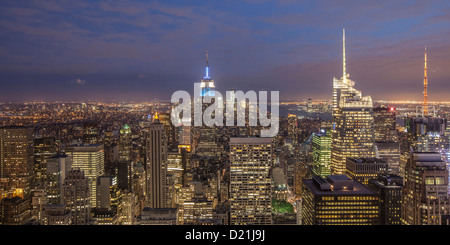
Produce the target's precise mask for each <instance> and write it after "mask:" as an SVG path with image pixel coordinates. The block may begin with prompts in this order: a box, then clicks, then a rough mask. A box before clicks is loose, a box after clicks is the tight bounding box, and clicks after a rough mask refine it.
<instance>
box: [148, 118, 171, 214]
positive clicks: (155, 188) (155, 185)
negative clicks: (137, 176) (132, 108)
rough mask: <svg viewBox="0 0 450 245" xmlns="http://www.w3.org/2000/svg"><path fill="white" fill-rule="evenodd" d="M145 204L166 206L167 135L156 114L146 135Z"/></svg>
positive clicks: (155, 206)
mask: <svg viewBox="0 0 450 245" xmlns="http://www.w3.org/2000/svg"><path fill="white" fill-rule="evenodd" d="M146 165H147V168H146V171H147V174H146V175H147V202H148V204H147V206H148V207H150V208H166V207H167V203H168V200H167V198H168V197H167V179H166V173H167V137H166V132H165V131H164V126H163V124H162V123H160V121H159V118H158V114H157V113H156V116H155V118H154V120H153V123H152V124H151V125H150V126H149V129H148V135H147V137H146Z"/></svg>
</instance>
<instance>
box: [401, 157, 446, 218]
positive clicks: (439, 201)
mask: <svg viewBox="0 0 450 245" xmlns="http://www.w3.org/2000/svg"><path fill="white" fill-rule="evenodd" d="M447 189H448V170H447V169H446V164H445V162H444V161H442V160H441V155H440V154H439V153H437V152H412V153H411V155H410V158H409V160H408V162H407V164H406V169H405V178H404V188H403V195H402V196H403V197H402V199H403V200H402V210H401V215H402V217H401V219H402V223H403V224H406V225H441V223H442V222H441V217H442V215H445V214H450V204H449V197H448V193H447Z"/></svg>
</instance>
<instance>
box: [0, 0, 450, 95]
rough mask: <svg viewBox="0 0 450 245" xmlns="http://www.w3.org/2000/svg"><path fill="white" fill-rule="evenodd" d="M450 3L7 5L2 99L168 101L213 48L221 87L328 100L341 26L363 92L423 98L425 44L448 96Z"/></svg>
mask: <svg viewBox="0 0 450 245" xmlns="http://www.w3.org/2000/svg"><path fill="white" fill-rule="evenodd" d="M449 10H450V8H449V6H448V4H446V3H445V2H444V1H440V2H433V3H432V4H429V3H423V2H410V1H402V2H396V3H389V2H387V1H386V2H382V3H371V2H357V3H355V2H353V3H352V4H351V5H350V4H345V3H342V2H318V3H308V2H306V3H305V2H301V3H297V2H295V1H277V2H273V1H244V2H239V3H238V4H236V3H231V2H222V3H211V2H206V1H196V2H195V3H185V2H180V1H174V2H171V3H165V2H158V1H152V2H141V1H121V2H120V3H112V2H108V1H100V2H96V3H88V2H85V1H77V3H71V5H69V4H68V3H64V2H47V1H46V2H39V3H38V2H33V1H30V2H20V3H16V2H7V3H5V4H4V5H3V6H2V7H0V11H1V12H2V13H4V14H2V17H0V26H2V27H3V28H2V29H3V30H2V32H1V33H0V35H1V36H2V42H1V43H0V57H2V60H3V61H2V63H1V64H0V84H1V85H2V90H1V91H0V101H1V102H5V101H17V102H19V101H58V100H64V101H67V100H75V101H83V100H99V101H112V100H117V101H130V100H133V101H149V100H152V99H155V98H156V99H161V100H168V99H170V95H171V94H172V93H173V92H174V91H176V90H187V91H190V90H192V83H193V82H198V81H199V80H201V78H202V75H203V69H204V54H205V52H206V51H209V64H210V67H211V71H210V75H211V77H212V78H213V79H214V80H215V81H216V87H217V90H219V91H225V90H230V89H236V90H244V91H246V90H279V91H280V94H281V95H282V96H281V97H282V98H284V99H285V100H305V99H307V98H313V99H325V98H327V99H328V98H330V95H331V93H332V89H331V85H332V77H333V76H336V77H339V76H340V75H341V72H340V71H339V67H341V65H342V64H341V63H342V61H341V57H340V54H341V52H340V48H341V47H340V45H339V43H338V40H339V39H340V35H341V33H340V32H341V30H342V28H346V31H347V37H348V39H347V70H348V71H350V74H351V77H352V79H354V80H355V81H358V84H357V86H356V87H357V89H361V90H363V91H365V94H369V95H371V96H372V98H373V99H374V100H380V99H397V100H398V99H404V100H407V99H408V100H416V101H421V100H422V98H423V94H422V90H423V48H424V46H427V53H428V78H429V87H428V92H429V96H428V98H429V101H430V102H432V101H443V100H445V99H446V97H445V91H448V90H447V89H448V88H449V85H448V83H446V82H447V80H448V79H449V78H450V73H449V72H448V71H446V69H444V67H446V66H447V65H449V63H450V60H449V59H448V57H449V55H450V49H449V48H448V47H446V46H447V45H446V43H448V39H449V35H448V33H446V30H447V29H448V28H447V27H448V26H449V25H450V19H449V18H448V12H449ZM347 16H351V18H346V17H347Z"/></svg>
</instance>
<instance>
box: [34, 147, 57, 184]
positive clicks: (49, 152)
mask: <svg viewBox="0 0 450 245" xmlns="http://www.w3.org/2000/svg"><path fill="white" fill-rule="evenodd" d="M33 147H34V176H35V181H34V186H41V187H42V186H43V184H44V181H45V177H46V173H45V172H46V170H45V168H46V166H47V165H46V162H47V159H49V158H50V157H52V156H54V155H55V154H56V151H57V150H56V143H55V139H54V138H39V139H35V140H34V146H33Z"/></svg>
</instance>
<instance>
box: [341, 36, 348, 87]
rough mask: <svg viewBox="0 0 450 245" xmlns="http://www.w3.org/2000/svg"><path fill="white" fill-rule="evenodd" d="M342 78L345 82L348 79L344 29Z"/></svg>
mask: <svg viewBox="0 0 450 245" xmlns="http://www.w3.org/2000/svg"><path fill="white" fill-rule="evenodd" d="M342 77H343V80H344V81H346V79H347V71H346V65H345V28H344V29H342Z"/></svg>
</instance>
